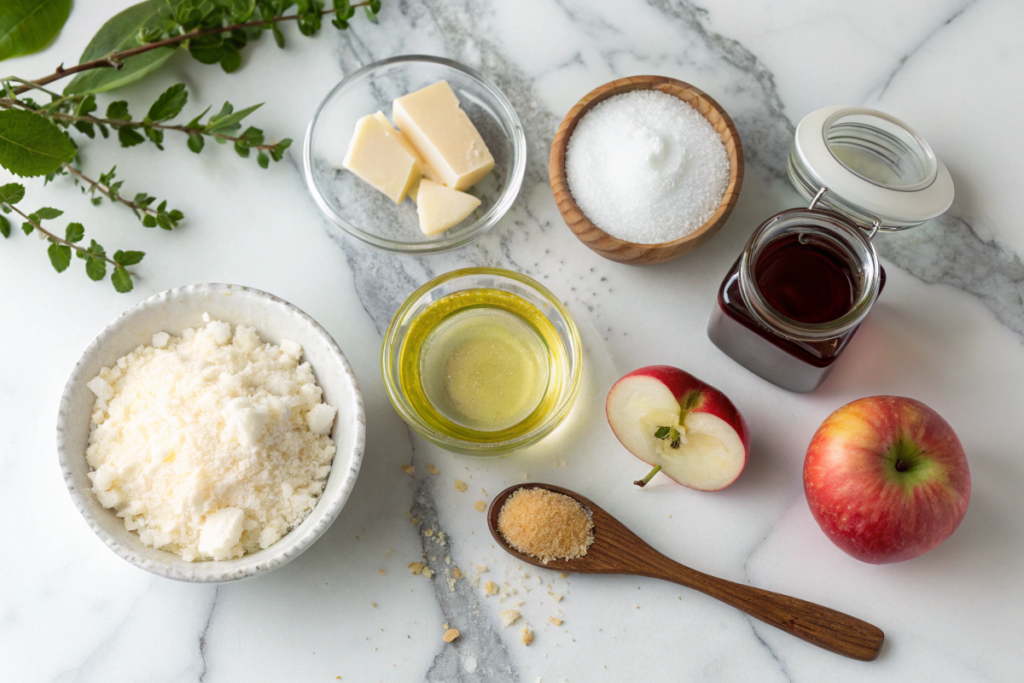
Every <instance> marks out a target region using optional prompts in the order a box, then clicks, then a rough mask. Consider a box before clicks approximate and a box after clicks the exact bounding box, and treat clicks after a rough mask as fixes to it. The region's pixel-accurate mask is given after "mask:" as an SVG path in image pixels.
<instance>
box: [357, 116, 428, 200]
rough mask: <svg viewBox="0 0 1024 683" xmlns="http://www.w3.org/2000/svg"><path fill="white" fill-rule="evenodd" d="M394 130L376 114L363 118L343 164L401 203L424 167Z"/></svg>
mask: <svg viewBox="0 0 1024 683" xmlns="http://www.w3.org/2000/svg"><path fill="white" fill-rule="evenodd" d="M381 116H383V114H382V115H381ZM386 121H387V119H385V122H386ZM393 132H394V129H392V128H391V126H390V125H385V124H383V123H381V121H380V119H379V118H377V117H376V116H375V115H374V114H370V115H369V116H364V117H363V118H361V119H359V121H358V122H356V130H355V134H354V135H353V136H352V142H350V143H349V145H348V154H346V155H345V161H344V162H342V165H343V166H344V167H345V168H347V169H348V170H350V171H352V172H353V173H355V174H356V175H357V176H359V177H360V178H362V179H363V180H365V181H366V182H368V183H369V184H371V185H373V186H374V187H375V188H377V189H378V190H380V191H381V192H383V193H384V194H386V195H387V196H388V197H389V198H390V199H391V201H393V202H394V203H395V204H401V203H402V200H403V199H405V195H406V193H407V192H408V191H409V188H411V187H412V186H413V185H415V184H416V181H418V180H419V178H420V175H421V173H422V170H421V167H420V162H419V161H417V160H416V157H414V156H413V155H411V154H409V152H407V151H406V150H405V148H404V147H402V144H401V143H400V142H399V141H398V138H397V136H395V135H394V134H393Z"/></svg>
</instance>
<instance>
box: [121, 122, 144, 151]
mask: <svg viewBox="0 0 1024 683" xmlns="http://www.w3.org/2000/svg"><path fill="white" fill-rule="evenodd" d="M117 139H118V140H120V141H121V146H122V147H134V146H135V145H138V144H140V143H142V142H144V141H145V140H146V138H144V137H142V136H141V135H139V132H138V131H137V130H135V129H134V128H133V127H131V126H124V127H122V128H118V129H117Z"/></svg>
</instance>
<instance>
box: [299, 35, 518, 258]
mask: <svg viewBox="0 0 1024 683" xmlns="http://www.w3.org/2000/svg"><path fill="white" fill-rule="evenodd" d="M442 80H444V81H448V84H449V85H450V86H451V87H452V90H454V91H455V95H456V96H457V97H458V98H459V102H460V104H461V105H462V110H463V111H465V112H466V114H467V115H468V116H469V118H470V120H471V121H472V122H473V125H475V126H476V128H477V130H478V131H480V135H481V136H482V137H483V139H484V142H485V143H486V144H487V148H488V149H489V150H490V151H491V154H492V156H494V170H493V171H491V172H490V173H489V174H488V175H487V176H486V177H484V179H483V180H481V181H480V182H479V183H477V184H476V185H474V186H473V187H472V188H470V190H469V193H470V194H472V195H474V196H476V197H477V198H478V199H479V200H480V206H479V207H478V208H477V210H476V211H475V212H474V214H473V215H472V216H470V217H469V218H467V219H466V220H464V221H463V222H462V223H460V224H459V225H457V226H455V227H453V228H451V229H449V230H447V231H446V232H443V233H441V234H439V235H435V236H433V237H427V236H426V235H424V234H423V233H422V232H421V231H420V228H419V218H418V216H417V213H416V206H415V204H413V203H412V200H407V201H403V202H402V203H401V204H400V205H396V204H395V203H394V202H392V201H391V200H390V199H388V198H387V197H386V196H385V195H384V194H383V193H381V192H379V191H377V190H376V189H374V188H373V187H371V186H370V185H369V184H367V183H366V182H364V181H363V180H361V179H360V178H358V177H357V176H356V175H355V174H354V173H351V172H350V171H347V170H345V169H344V168H343V167H342V160H343V159H344V158H345V153H346V152H347V151H348V145H349V141H350V140H351V139H352V133H353V132H354V130H355V125H356V121H358V120H359V119H360V118H362V117H363V116H366V115H367V114H373V113H374V112H376V111H383V112H384V113H385V114H386V115H387V116H388V118H389V119H390V118H391V103H392V101H394V100H395V98H398V97H401V96H402V95H406V94H408V93H411V92H414V91H416V90H419V89H420V88H423V87H426V86H428V85H431V84H433V83H436V82H437V81H442ZM303 166H304V169H305V175H306V184H307V186H308V187H309V191H310V192H311V193H312V194H313V199H315V200H316V203H317V205H318V206H319V207H320V209H321V210H322V211H323V212H324V214H325V215H326V216H327V218H329V219H330V220H331V222H333V223H334V224H335V225H337V226H338V227H339V228H341V229H342V230H344V231H345V232H347V233H348V234H350V235H352V236H353V237H355V238H356V239H358V240H360V241H362V242H364V243H366V244H369V245H371V246H374V247H377V248H379V249H384V250H387V251H394V252H405V253H414V254H434V253H438V252H442V251H447V250H449V249H455V248H457V247H461V246H463V245H465V244H468V243H469V242H471V241H473V240H474V239H476V238H477V237H479V236H480V235H482V234H484V233H485V232H487V231H488V230H490V229H491V228H492V227H494V225H495V224H496V223H497V222H498V221H499V220H501V217H502V216H504V215H505V212H506V211H508V210H509V208H510V207H511V206H512V202H513V201H515V198H516V195H517V194H518V193H519V188H520V186H521V185H522V184H523V175H524V173H525V171H526V135H525V133H524V132H523V126H522V124H521V123H520V122H519V117H518V116H517V115H516V112H515V110H514V109H512V105H511V104H510V103H509V101H508V99H507V98H506V97H505V95H504V94H502V92H501V91H500V90H498V88H496V87H495V86H494V85H493V84H491V83H490V82H488V81H486V80H484V78H483V76H481V75H480V74H479V73H477V72H476V71H473V70H472V69H470V68H468V67H465V66H463V65H461V64H458V63H456V62H453V61H451V60H448V59H443V58H441V57H429V56H424V55H406V56H402V57H392V58H391V59H385V60H383V61H380V62H376V63H375V64H370V65H369V66H366V67H363V68H362V69H360V70H359V71H356V72H355V73H353V74H352V75H350V76H348V77H346V78H345V79H343V80H342V81H341V82H340V83H338V85H336V86H334V88H333V89H332V90H331V92H330V93H328V94H327V97H325V98H324V101H323V102H321V103H320V106H319V107H318V108H317V110H316V113H315V114H314V115H313V120H312V121H310V122H309V129H308V130H307V131H306V141H305V145H304V147H303Z"/></svg>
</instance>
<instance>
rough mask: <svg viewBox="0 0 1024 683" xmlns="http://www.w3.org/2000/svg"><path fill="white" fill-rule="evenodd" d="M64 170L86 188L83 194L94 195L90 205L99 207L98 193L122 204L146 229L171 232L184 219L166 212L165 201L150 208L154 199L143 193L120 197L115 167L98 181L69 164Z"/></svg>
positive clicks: (175, 210)
mask: <svg viewBox="0 0 1024 683" xmlns="http://www.w3.org/2000/svg"><path fill="white" fill-rule="evenodd" d="M64 170H65V171H67V172H68V173H70V174H71V175H73V176H75V178H77V179H78V180H80V181H82V182H83V183H85V184H86V185H88V188H85V187H83V188H82V191H83V192H86V191H87V192H88V193H89V194H91V195H94V196H93V198H92V203H93V204H94V205H96V206H99V204H100V202H101V201H102V198H101V197H96V196H95V195H96V193H99V194H101V195H103V196H105V197H107V199H109V200H110V201H112V202H118V203H120V204H124V205H125V206H127V207H128V208H129V209H131V210H132V213H134V214H135V217H136V218H138V219H139V220H141V221H142V225H143V226H145V227H147V228H155V227H156V226H158V225H159V226H160V227H161V228H163V229H164V230H172V229H174V228H176V227H178V223H179V222H180V221H181V220H182V219H183V218H184V217H185V215H184V214H183V213H182V212H181V211H178V210H177V209H171V210H170V211H168V210H167V200H166V199H165V200H164V201H162V202H160V204H158V205H157V208H155V209H154V208H151V207H152V204H153V202H155V201H156V197H153V196H151V195H148V194H146V193H145V192H139V193H138V194H136V195H135V198H134V199H133V200H132V199H126V198H125V197H124V196H122V195H121V185H122V184H123V183H124V181H123V180H118V181H115V180H114V178H115V177H116V176H115V174H114V171H116V170H117V167H116V166H115V167H114V168H111V169H110V170H109V171H107V172H106V173H102V174H100V178H99V180H93V179H92V178H90V177H89V176H87V175H85V174H84V173H82V172H81V171H80V170H78V169H77V168H75V167H74V166H72V165H71V164H64Z"/></svg>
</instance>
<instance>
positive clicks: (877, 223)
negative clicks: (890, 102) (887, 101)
mask: <svg viewBox="0 0 1024 683" xmlns="http://www.w3.org/2000/svg"><path fill="white" fill-rule="evenodd" d="M787 167H788V172H789V179H790V181H791V182H792V183H793V185H794V186H795V187H796V189H797V190H798V191H799V192H800V194H801V195H802V196H803V197H804V198H806V199H807V200H809V201H810V205H809V206H808V207H807V208H806V209H789V210H786V211H782V212H780V213H777V214H775V215H774V216H772V217H771V218H769V219H768V220H766V221H765V222H764V223H762V224H761V225H760V226H759V227H758V228H757V229H756V230H755V231H754V233H753V234H752V235H751V236H750V240H749V241H748V242H747V245H746V247H745V248H744V250H743V253H741V254H740V256H739V258H738V259H737V260H736V262H735V263H734V264H733V266H732V268H731V269H730V270H729V272H728V274H727V275H726V276H725V279H724V280H723V282H722V286H721V288H720V289H719V292H718V302H717V304H716V306H715V307H714V310H713V311H712V314H711V320H710V322H709V323H708V336H709V337H710V338H711V341H712V342H714V344H715V345H716V346H718V348H720V349H721V350H722V351H724V352H725V353H726V354H727V355H728V356H730V357H731V358H733V359H734V360H736V361H737V362H738V363H740V364H741V365H743V366H745V367H746V368H747V369H749V370H751V371H752V372H754V373H756V374H758V375H760V376H761V377H763V378H765V379H767V380H768V381H770V382H773V383H774V384H777V385H779V386H781V387H783V388H785V389H789V390H790V391H799V392H807V391H812V390H813V389H815V388H816V387H818V386H819V385H820V384H821V383H822V382H823V381H824V380H825V377H827V376H828V374H829V372H831V370H832V367H833V364H834V363H835V361H836V360H837V359H838V358H839V355H840V354H841V353H842V352H843V350H844V349H845V348H846V345H847V344H848V343H849V341H850V339H851V338H852V337H853V335H854V333H855V332H856V331H857V328H858V327H859V325H860V324H861V322H863V320H864V318H865V317H866V316H867V314H868V312H869V311H870V310H871V307H872V306H873V305H874V303H875V300H876V299H877V297H878V294H879V292H881V290H882V287H883V286H884V284H885V270H884V269H883V268H882V266H881V264H880V263H879V260H878V254H877V252H876V251H875V247H874V245H873V244H872V242H871V239H872V238H873V237H874V236H875V235H876V234H877V233H878V232H879V231H882V232H890V231H899V230H905V229H907V228H912V227H915V226H917V225H920V224H922V223H924V222H925V221H927V220H929V219H931V218H934V217H936V216H938V215H940V214H942V213H944V212H945V211H946V210H947V209H948V208H949V206H950V204H951V203H952V201H953V181H952V179H951V178H950V175H949V171H948V170H947V169H946V167H945V166H944V165H943V164H942V162H941V161H939V160H938V159H937V158H936V157H935V153H934V152H933V151H932V149H931V147H930V146H929V145H928V143H927V142H926V141H925V140H924V138H922V137H921V136H920V135H919V134H918V133H917V132H916V131H914V129H912V128H911V127H910V126H908V125H907V124H905V123H904V122H902V121H900V120H899V119H897V118H896V117H894V116H890V115H889V114H885V113H883V112H880V111H875V110H872V109H862V108H853V107H842V106H838V107H826V108H824V109H819V110H818V111H815V112H813V113H811V114H809V115H807V116H806V117H805V118H804V119H803V120H802V121H801V122H800V124H799V125H798V126H797V129H796V134H795V136H794V139H793V144H792V146H791V148H790V152H789V160H788V164H787Z"/></svg>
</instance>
